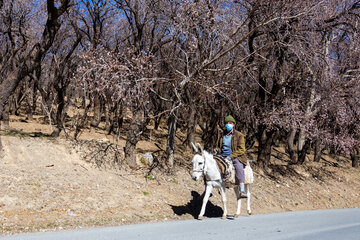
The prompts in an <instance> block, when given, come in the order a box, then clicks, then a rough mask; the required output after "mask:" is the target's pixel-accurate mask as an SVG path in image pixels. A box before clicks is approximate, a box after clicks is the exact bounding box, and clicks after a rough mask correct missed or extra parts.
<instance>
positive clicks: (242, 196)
mask: <svg viewBox="0 0 360 240" xmlns="http://www.w3.org/2000/svg"><path fill="white" fill-rule="evenodd" d="M247 197H248V195H247V194H246V192H240V198H247Z"/></svg>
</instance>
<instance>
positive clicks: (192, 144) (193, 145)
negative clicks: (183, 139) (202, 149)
mask: <svg viewBox="0 0 360 240" xmlns="http://www.w3.org/2000/svg"><path fill="white" fill-rule="evenodd" d="M191 147H192V149H193V150H194V152H195V153H198V152H199V149H197V147H196V146H195V144H194V143H193V142H191Z"/></svg>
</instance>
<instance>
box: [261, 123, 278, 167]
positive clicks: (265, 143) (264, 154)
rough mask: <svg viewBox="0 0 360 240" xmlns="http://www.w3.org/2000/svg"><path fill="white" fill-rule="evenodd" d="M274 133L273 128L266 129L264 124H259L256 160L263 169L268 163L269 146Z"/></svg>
mask: <svg viewBox="0 0 360 240" xmlns="http://www.w3.org/2000/svg"><path fill="white" fill-rule="evenodd" d="M274 134H275V131H274V130H269V131H267V129H266V127H265V126H263V125H261V126H259V149H258V158H257V162H258V163H259V166H260V167H261V168H262V169H264V170H265V171H266V169H267V168H268V166H269V163H270V158H271V147H272V142H273V136H274Z"/></svg>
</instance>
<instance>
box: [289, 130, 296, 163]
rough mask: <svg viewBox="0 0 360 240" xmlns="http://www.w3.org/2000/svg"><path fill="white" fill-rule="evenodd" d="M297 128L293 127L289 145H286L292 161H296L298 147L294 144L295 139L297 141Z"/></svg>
mask: <svg viewBox="0 0 360 240" xmlns="http://www.w3.org/2000/svg"><path fill="white" fill-rule="evenodd" d="M296 131H297V129H296V128H292V129H291V131H290V134H289V137H288V140H287V147H286V151H287V152H288V153H289V157H290V160H291V163H296V162H297V161H296V149H295V146H294V141H295V135H296Z"/></svg>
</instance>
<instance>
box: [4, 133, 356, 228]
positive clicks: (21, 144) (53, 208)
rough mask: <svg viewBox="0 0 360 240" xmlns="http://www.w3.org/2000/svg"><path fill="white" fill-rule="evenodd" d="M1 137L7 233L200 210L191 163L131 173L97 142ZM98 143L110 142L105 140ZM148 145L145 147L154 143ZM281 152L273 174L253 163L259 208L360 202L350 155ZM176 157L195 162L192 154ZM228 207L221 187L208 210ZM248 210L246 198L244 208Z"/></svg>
mask: <svg viewBox="0 0 360 240" xmlns="http://www.w3.org/2000/svg"><path fill="white" fill-rule="evenodd" d="M2 139H3V144H4V148H5V152H4V153H5V157H3V158H0V169H1V170H0V233H1V234H7V233H13V232H27V231H50V230H62V229H71V228H81V227H90V226H105V225H106V226H108V225H122V224H131V223H139V222H147V221H166V220H173V219H191V218H194V217H195V216H196V215H197V214H198V213H199V211H200V205H201V197H200V195H201V194H202V193H203V191H204V185H203V182H202V181H200V182H194V181H193V180H192V179H191V176H190V173H189V170H187V169H186V168H185V167H177V168H176V169H175V171H174V173H173V174H167V173H165V171H163V170H160V169H156V168H155V169H154V170H153V171H152V172H151V173H150V174H148V171H149V169H148V168H143V169H142V170H139V171H137V172H130V171H129V170H127V168H126V167H123V166H122V167H121V168H119V166H120V165H121V161H117V160H114V161H113V162H108V163H104V162H105V160H106V157H107V156H106V155H107V154H104V152H103V153H102V155H101V154H100V153H101V152H96V151H97V150H96V148H95V147H94V142H83V144H79V143H74V142H72V141H67V140H64V139H61V138H60V139H56V140H51V139H48V138H39V137H37V138H31V137H9V136H8V137H4V136H3V137H2ZM96 143H97V144H100V145H101V144H104V145H107V146H109V145H110V142H109V141H108V140H106V139H103V140H101V141H97V142H96ZM144 144H145V145H144V148H146V147H148V145H146V144H149V143H144ZM111 146H114V145H111ZM139 147H140V148H141V147H142V146H141V144H140V146H139ZM108 149H109V148H108ZM275 152H277V154H278V155H277V156H274V159H272V163H273V164H274V165H273V166H274V167H273V171H272V173H271V175H265V174H261V173H260V171H258V170H257V169H256V168H255V169H254V170H255V183H254V184H253V185H252V186H251V192H252V211H253V213H254V214H259V213H270V212H281V211H298V210H307V209H323V208H351V207H360V191H359V189H360V170H359V169H354V168H351V167H350V165H351V164H350V162H349V160H348V159H345V158H341V159H338V160H336V161H335V160H333V159H330V158H327V157H325V158H324V159H323V160H322V161H321V162H320V163H313V162H308V163H307V164H306V165H305V166H291V165H288V164H286V162H284V161H280V160H277V159H276V157H278V158H281V154H282V152H281V148H279V149H276V151H275ZM96 154H97V155H96ZM99 154H100V155H99ZM108 154H111V153H110V152H109V153H108ZM176 157H177V159H178V161H184V162H185V161H190V160H191V159H190V158H191V153H190V152H188V153H185V154H183V153H182V154H181V155H177V156H176ZM111 158H112V159H115V158H113V156H112V157H111ZM99 159H100V160H99ZM101 159H103V160H104V162H101V161H102V160H101ZM118 159H121V156H119V158H118ZM179 159H180V160H179ZM98 161H100V162H98ZM227 192H228V195H227V196H228V208H229V214H233V213H234V212H235V196H234V194H233V191H227ZM221 206H222V204H221V198H220V195H219V193H218V192H217V191H214V193H213V196H212V197H211V198H210V202H209V204H208V208H207V212H206V215H207V216H210V217H218V216H221V213H222V212H221V211H222V210H221ZM245 209H246V204H243V206H242V214H243V215H245V214H246V210H245Z"/></svg>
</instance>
